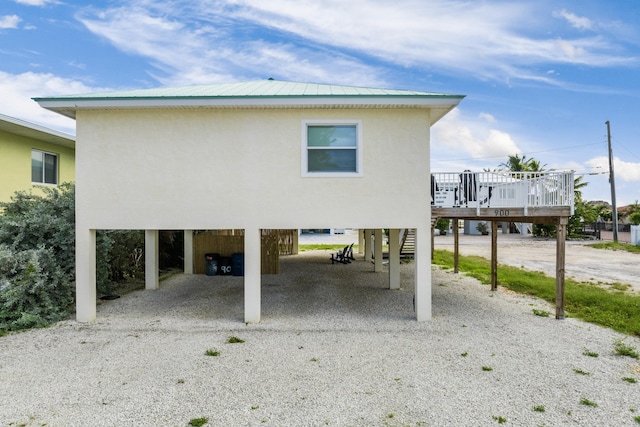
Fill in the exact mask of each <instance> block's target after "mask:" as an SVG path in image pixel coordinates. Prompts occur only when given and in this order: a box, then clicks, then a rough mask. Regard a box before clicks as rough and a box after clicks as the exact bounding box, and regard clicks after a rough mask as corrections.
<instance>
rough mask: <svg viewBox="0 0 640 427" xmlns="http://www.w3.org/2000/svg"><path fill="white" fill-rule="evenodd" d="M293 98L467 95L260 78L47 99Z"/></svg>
mask: <svg viewBox="0 0 640 427" xmlns="http://www.w3.org/2000/svg"><path fill="white" fill-rule="evenodd" d="M289 97H304V98H313V97H365V98H366V97H374V98H377V97H409V98H424V97H427V98H443V97H445V98H458V99H461V98H463V95H445V94H440V93H432V92H420V91H412V90H395V89H376V88H368V87H357V86H340V85H329V84H315V83H297V82H285V81H278V80H259V81H251V82H244V83H222V84H212V85H198V86H183V87H165V88H153V89H137V90H125V91H115V92H99V93H86V94H77V95H63V96H56V97H48V98H45V97H43V98H34V100H36V101H38V102H40V101H45V100H61V101H62V100H125V99H170V98H172V99H186V98H190V99H194V98H218V99H224V98H289Z"/></svg>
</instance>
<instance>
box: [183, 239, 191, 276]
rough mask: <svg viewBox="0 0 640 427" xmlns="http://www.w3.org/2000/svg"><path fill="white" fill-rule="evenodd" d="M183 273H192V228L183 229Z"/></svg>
mask: <svg viewBox="0 0 640 427" xmlns="http://www.w3.org/2000/svg"><path fill="white" fill-rule="evenodd" d="M184 274H193V230H184Z"/></svg>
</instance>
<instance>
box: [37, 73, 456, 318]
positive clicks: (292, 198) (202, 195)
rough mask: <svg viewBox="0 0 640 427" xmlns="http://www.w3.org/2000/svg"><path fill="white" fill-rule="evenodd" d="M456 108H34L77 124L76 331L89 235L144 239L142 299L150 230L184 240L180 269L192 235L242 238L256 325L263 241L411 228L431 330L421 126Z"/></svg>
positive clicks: (282, 88)
mask: <svg viewBox="0 0 640 427" xmlns="http://www.w3.org/2000/svg"><path fill="white" fill-rule="evenodd" d="M462 99H463V96H461V95H446V94H437V93H428V92H418V91H410V90H388V89H375V88H363V87H349V86H336V85H323V84H309V83H295V82H283V81H275V80H271V79H269V80H263V81H253V82H246V83H232V84H216V85H205V86H193V87H179V88H159V89H145V90H132V91H123V92H109V93H93V94H82V95H70V96H57V97H51V98H36V101H37V102H38V103H39V104H40V105H41V106H42V107H44V108H47V109H49V110H51V111H55V112H57V113H60V114H62V115H65V116H67V117H71V118H74V119H75V120H76V129H77V145H76V209H77V216H76V275H77V276H76V291H77V292H76V304H77V319H78V320H79V321H91V320H92V319H94V318H95V316H96V286H95V282H96V277H95V241H96V230H100V229H142V230H145V237H146V251H145V253H146V255H145V257H146V272H145V275H146V279H145V280H146V287H147V288H149V289H153V288H156V287H158V256H157V254H158V230H163V229H168V230H186V232H185V241H186V242H187V244H186V245H185V259H186V260H187V261H186V263H185V264H186V265H187V269H189V263H190V260H191V258H192V254H191V253H190V251H191V248H190V247H189V244H188V242H190V239H191V236H192V234H191V231H190V230H220V229H240V230H243V231H244V288H245V292H244V298H245V305H244V318H245V321H246V322H258V321H260V316H261V298H260V293H261V274H260V273H261V268H260V262H261V234H262V233H263V231H264V230H269V229H324V228H342V227H348V228H358V229H368V230H376V231H375V232H374V235H376V236H380V230H381V229H383V228H385V229H390V236H395V237H396V238H392V239H391V241H392V242H399V239H398V238H397V236H398V235H399V230H400V229H401V228H410V229H414V230H416V231H415V236H416V241H415V257H416V263H415V279H414V280H415V283H414V286H415V309H416V318H417V320H427V319H429V318H431V270H430V254H431V247H430V244H431V238H430V235H431V223H430V208H431V206H430V204H429V202H428V194H429V140H430V127H431V126H432V125H433V124H434V123H436V122H437V121H438V120H439V119H440V118H442V117H443V116H444V115H445V114H447V113H448V112H449V111H451V110H452V109H453V108H454V107H455V106H456V105H457V104H458V103H459V102H460V101H461V100H462ZM377 241H378V242H380V241H381V238H379V239H378V240H377ZM391 246H392V247H391V248H390V251H391V253H390V269H389V270H390V273H389V274H390V277H389V283H390V285H389V286H390V288H397V287H399V286H400V273H399V252H400V249H399V245H396V244H395V243H392V245H391Z"/></svg>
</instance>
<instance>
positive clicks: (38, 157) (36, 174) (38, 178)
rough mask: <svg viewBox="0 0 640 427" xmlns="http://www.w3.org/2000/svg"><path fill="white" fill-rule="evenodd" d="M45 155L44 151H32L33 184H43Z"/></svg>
mask: <svg viewBox="0 0 640 427" xmlns="http://www.w3.org/2000/svg"><path fill="white" fill-rule="evenodd" d="M43 154H44V153H42V151H35V150H33V151H31V182H42V175H43V171H44V165H43V162H42V155H43Z"/></svg>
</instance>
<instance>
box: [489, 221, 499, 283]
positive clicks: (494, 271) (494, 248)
mask: <svg viewBox="0 0 640 427" xmlns="http://www.w3.org/2000/svg"><path fill="white" fill-rule="evenodd" d="M491 290H492V291H497V290H498V223H497V222H496V221H491Z"/></svg>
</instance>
